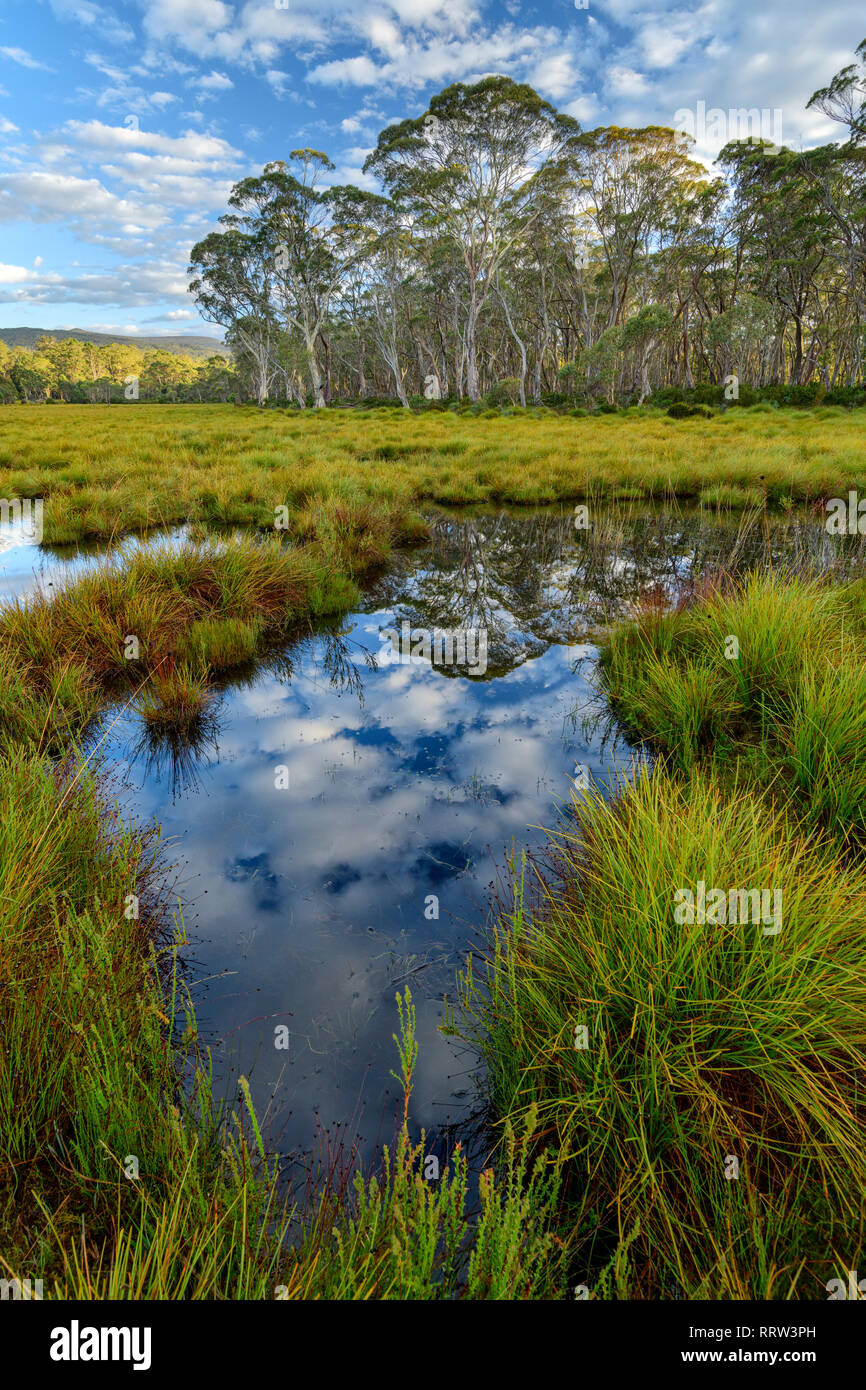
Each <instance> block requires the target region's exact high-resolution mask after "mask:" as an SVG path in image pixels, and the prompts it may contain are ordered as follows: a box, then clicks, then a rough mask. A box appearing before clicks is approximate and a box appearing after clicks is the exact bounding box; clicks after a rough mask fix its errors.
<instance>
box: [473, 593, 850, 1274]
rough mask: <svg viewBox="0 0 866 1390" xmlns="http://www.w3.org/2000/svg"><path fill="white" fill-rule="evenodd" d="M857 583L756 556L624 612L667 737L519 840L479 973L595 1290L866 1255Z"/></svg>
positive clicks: (516, 1102)
mask: <svg viewBox="0 0 866 1390" xmlns="http://www.w3.org/2000/svg"><path fill="white" fill-rule="evenodd" d="M862 594H863V589H862V587H861V586H860V585H847V586H840V587H832V586H830V585H828V584H821V583H817V582H810V581H805V580H799V581H798V580H781V579H776V578H774V577H773V576H772V575H764V576H762V577H756V578H753V579H751V580H749V581H748V582H746V583H745V585H743V586H741V587H733V586H730V587H726V588H724V589H714V590H710V591H708V592H707V593H705V594H704V595H703V596H699V597H696V598H693V601H692V602H691V603H689V604H685V605H683V606H681V607H680V608H679V609H678V610H676V611H674V612H666V611H663V610H662V609H661V608H659V607H658V606H650V607H648V608H646V609H645V610H644V611H643V612H642V613H641V614H640V615H639V617H638V618H637V620H636V621H635V622H634V623H631V624H626V625H624V626H622V627H620V628H618V629H616V630H615V631H614V632H613V633H612V635H611V638H610V641H609V644H608V646H607V649H606V651H605V653H604V676H605V682H606V686H607V690H608V692H609V694H610V695H611V696H612V698H613V701H614V707H615V708H616V709H617V711H618V712H619V713H620V714H621V715H622V716H623V717H624V718H625V719H626V720H627V722H628V723H629V724H630V725H631V726H632V727H633V728H635V729H638V730H639V731H640V732H641V733H642V734H643V735H644V736H645V737H647V738H648V739H649V740H650V741H651V743H652V745H653V746H654V747H656V748H657V749H658V750H659V751H660V752H662V753H663V754H664V755H665V756H664V757H663V759H662V760H661V761H660V762H659V763H658V764H657V766H656V768H655V769H654V771H653V772H652V773H646V772H645V773H642V774H641V775H640V776H639V777H638V778H637V780H636V781H635V783H634V785H633V786H631V787H630V788H629V789H628V790H626V791H624V792H623V793H622V794H621V795H620V796H619V797H618V798H616V799H615V800H614V801H613V802H612V803H607V802H605V801H604V800H603V799H602V798H601V797H597V796H595V795H594V794H586V795H582V796H581V795H579V796H578V797H577V799H576V805H575V815H576V817H577V820H578V826H577V828H576V829H574V828H569V827H568V826H566V829H565V830H564V831H563V832H562V833H560V834H558V835H555V836H554V837H553V839H552V843H551V853H550V861H549V863H548V864H546V865H545V866H543V868H542V869H541V870H540V871H539V872H533V873H531V874H530V873H529V872H528V869H527V865H526V863H525V862H524V863H522V864H516V865H515V866H514V875H513V882H512V894H511V900H510V901H508V902H507V903H506V904H505V905H504V906H503V909H502V911H501V914H500V917H499V921H498V924H497V927H496V932H495V936H494V941H493V946H492V950H491V955H490V960H489V966H488V968H487V969H486V970H484V971H483V972H481V974H479V973H478V972H477V971H476V972H475V974H474V975H473V974H472V973H470V974H469V975H468V976H467V977H466V978H465V979H464V981H463V985H462V990H463V998H464V1003H465V1005H466V1007H467V1009H468V1011H469V1014H470V1016H471V1017H472V1019H473V1023H472V1024H471V1031H472V1034H473V1036H474V1037H476V1038H478V1039H479V1040H480V1042H481V1046H482V1048H483V1051H484V1053H485V1055H486V1058H487V1061H488V1065H489V1068H490V1078H491V1087H492V1092H491V1100H492V1103H493V1107H494V1111H495V1113H496V1114H498V1115H499V1116H508V1117H509V1119H510V1121H511V1122H512V1123H515V1122H517V1120H518V1118H519V1116H520V1115H521V1114H523V1113H525V1112H526V1111H527V1110H529V1109H530V1108H532V1109H533V1110H537V1114H538V1117H539V1118H538V1124H539V1133H540V1136H541V1137H542V1139H543V1140H544V1142H546V1143H547V1144H548V1145H550V1146H551V1149H552V1151H553V1152H556V1153H558V1154H559V1155H560V1157H561V1159H562V1162H563V1165H564V1174H565V1187H564V1204H563V1208H562V1211H561V1215H560V1229H561V1233H562V1234H563V1236H564V1237H565V1238H567V1240H568V1242H569V1250H570V1254H571V1256H572V1259H573V1263H572V1268H573V1269H574V1270H576V1271H577V1277H578V1278H579V1279H580V1280H581V1281H582V1282H583V1284H584V1285H585V1287H586V1289H587V1291H588V1296H596V1297H610V1296H614V1297H617V1296H619V1297H640V1298H657V1297H670V1296H685V1297H691V1298H718V1297H730V1298H789V1297H794V1298H826V1297H827V1293H826V1284H827V1281H828V1280H830V1279H832V1278H835V1277H841V1278H843V1279H844V1278H845V1271H846V1270H848V1269H855V1268H857V1267H858V1265H857V1261H858V1259H859V1258H862V1253H863V1240H864V1218H866V1213H864V1202H863V1192H864V1191H866V1163H864V1157H863V1155H864V1145H863V1129H864V1118H866V1116H864V1079H866V1078H864V1065H863V1055H864V1052H863V1049H864V1043H866V967H864V961H863V948H862V943H863V935H864V925H866V923H864V914H866V873H864V868H863V863H862V856H861V849H862V828H863V813H864V802H866V796H864V792H866V788H864V781H863V766H864V763H863V752H862V749H863V740H862V721H863V718H864V714H863V710H864V701H863V698H862V695H863V691H864V684H863V682H864V672H866V663H864V650H863V621H862V611H863V609H862ZM731 635H737V636H738V640H739V656H738V657H737V658H736V659H733V658H726V656H725V650H726V641H727V640H728V639H729V638H730V636H731ZM728 650H729V651H730V650H732V648H731V647H730V646H728ZM701 882H703V884H704V885H706V892H707V893H709V892H710V890H719V889H721V894H719V893H718V892H716V894H715V896H714V899H713V900H712V903H711V907H710V909H709V910H707V911H706V915H705V918H704V917H702V916H701V914H700V913H699V912H698V910H697V909H696V908H695V907H694V900H692V909H693V910H692V914H691V916H689V914H688V910H687V908H686V907H684V904H685V903H686V902H687V899H686V897H685V896H684V890H685V891H686V892H689V893H692V894H697V893H699V892H700V890H699V889H698V886H697V885H698V884H699V883H701ZM731 890H735V893H734V899H733V900H732V899H731V897H730V893H731ZM743 890H745V893H744V894H743V896H742V897H741V893H743ZM749 890H761V891H764V890H766V892H767V895H768V896H767V900H766V903H763V901H762V910H763V907H764V906H766V905H767V904H768V903H769V902H770V901H772V902H773V904H774V910H775V907H776V906H777V907H778V929H777V923H776V918H775V917H771V916H757V915H756V910H755V908H754V904H753V900H752V899H751V898H750V897H749V896H748V894H749ZM776 894H778V897H776V896H775V895H776ZM741 903H744V904H748V907H747V910H746V912H745V913H744V912H743V910H742V907H741ZM582 1028H585V1029H586V1034H584V1035H582V1034H580V1033H579V1032H576V1031H575V1030H576V1029H582ZM732 1159H735V1160H736V1164H737V1165H738V1167H737V1168H736V1170H733V1169H732V1168H731V1160H732ZM732 1172H735V1173H736V1174H737V1175H735V1176H732V1175H731V1174H732Z"/></svg>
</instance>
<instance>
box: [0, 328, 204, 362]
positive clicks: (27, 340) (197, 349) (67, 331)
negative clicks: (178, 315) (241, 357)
mask: <svg viewBox="0 0 866 1390" xmlns="http://www.w3.org/2000/svg"><path fill="white" fill-rule="evenodd" d="M43 335H45V336H46V337H48V338H80V339H81V341H82V342H83V343H94V344H95V345H96V346H97V347H105V346H106V344H108V343H129V344H130V345H131V346H132V347H140V348H162V349H163V351H164V352H180V353H184V354H185V356H187V357H213V356H214V355H215V354H216V353H219V354H220V355H221V356H222V357H229V356H230V353H229V350H228V348H227V347H226V345H225V343H221V342H220V340H219V338H203V337H197V336H196V335H194V334H192V333H191V334H190V335H189V337H184V335H183V334H179V335H178V336H177V337H176V338H159V337H154V338H145V337H141V338H138V337H134V338H132V337H124V335H123V334H122V333H92V332H91V331H90V330H89V329H87V328H0V339H2V341H3V342H4V343H6V344H7V345H8V346H9V347H25V348H32V347H33V346H34V344H35V343H36V339H37V338H41V337H42V336H43Z"/></svg>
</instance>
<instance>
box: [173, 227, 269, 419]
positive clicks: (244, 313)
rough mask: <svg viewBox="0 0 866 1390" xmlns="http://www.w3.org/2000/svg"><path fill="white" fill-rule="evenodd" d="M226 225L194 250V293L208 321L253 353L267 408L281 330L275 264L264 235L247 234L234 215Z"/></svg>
mask: <svg viewBox="0 0 866 1390" xmlns="http://www.w3.org/2000/svg"><path fill="white" fill-rule="evenodd" d="M220 222H221V223H222V224H223V225H224V226H225V227H226V230H225V231H224V232H211V233H210V234H209V235H208V236H206V237H204V239H203V240H202V241H199V242H197V243H196V245H195V246H194V247H193V248H192V251H191V252H190V266H189V268H190V271H191V272H192V273H194V275H195V278H194V279H193V280H192V282H191V283H190V286H189V289H190V293H191V294H193V295H194V296H195V300H196V303H197V305H198V308H199V312H200V313H201V316H202V318H204V319H206V320H207V321H208V323H217V324H219V325H220V327H222V328H225V329H226V330H227V331H228V332H229V333H230V334H231V335H233V336H234V338H235V339H236V341H237V342H238V343H239V344H240V345H241V347H242V348H243V349H244V351H245V352H246V353H247V354H248V356H249V360H250V363H251V365H252V369H253V377H254V391H255V396H256V400H257V401H258V403H259V405H264V403H265V401H266V400H267V399H268V388H269V385H270V379H271V374H272V368H271V346H272V339H273V335H274V332H275V329H276V323H275V320H274V316H273V312H272V309H271V302H270V300H271V275H270V265H269V260H268V257H267V255H266V254H265V251H266V248H265V247H264V246H263V244H262V239H261V236H260V235H258V234H257V233H248V232H245V231H243V230H241V229H240V227H238V226H237V225H236V219H235V218H234V216H233V215H232V214H231V213H226V214H225V215H224V216H223V217H221V218H220Z"/></svg>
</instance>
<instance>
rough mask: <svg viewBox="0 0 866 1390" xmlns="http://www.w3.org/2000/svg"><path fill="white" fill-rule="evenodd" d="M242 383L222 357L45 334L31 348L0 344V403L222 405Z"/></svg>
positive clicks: (233, 396)
mask: <svg viewBox="0 0 866 1390" xmlns="http://www.w3.org/2000/svg"><path fill="white" fill-rule="evenodd" d="M243 390H244V387H243V383H242V382H241V381H240V378H239V376H238V374H237V373H236V372H235V371H234V369H233V367H232V364H231V363H230V362H229V361H227V359H226V358H225V357H221V356H219V355H214V356H213V357H208V358H204V359H202V358H201V357H192V356H186V355H185V354H183V353H178V352H168V351H166V350H165V349H164V348H139V347H135V346H134V345H132V344H128V343H107V344H104V345H97V344H96V343H89V342H82V341H81V339H79V338H62V339H57V338H53V337H52V336H51V335H50V334H48V333H46V334H44V335H43V336H42V337H41V338H37V340H36V342H35V344H34V346H33V347H32V348H26V347H13V348H10V347H9V346H8V345H7V344H6V343H4V342H3V340H2V339H0V404H2V405H10V404H14V403H15V402H21V401H23V402H25V403H34V404H35V403H38V402H52V401H66V402H69V403H74V404H87V403H88V402H91V403H93V404H97V403H100V402H101V403H103V404H104V403H106V402H112V401H115V402H120V401H124V402H125V401H136V400H141V401H227V400H232V399H236V398H237V396H238V394H239V393H242V392H243Z"/></svg>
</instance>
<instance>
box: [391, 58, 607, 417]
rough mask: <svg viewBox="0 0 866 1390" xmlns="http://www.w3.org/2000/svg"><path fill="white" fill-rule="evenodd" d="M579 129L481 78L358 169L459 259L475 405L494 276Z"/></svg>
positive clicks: (457, 88) (433, 107) (455, 89)
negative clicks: (542, 179) (548, 172)
mask: <svg viewBox="0 0 866 1390" xmlns="http://www.w3.org/2000/svg"><path fill="white" fill-rule="evenodd" d="M579 129H580V127H579V126H578V124H577V122H576V121H574V120H573V119H572V118H571V117H569V116H564V115H561V114H560V113H558V112H557V111H556V110H555V108H554V107H553V106H551V105H550V103H549V102H546V101H544V100H543V99H542V98H541V97H540V96H539V95H538V93H537V92H535V91H534V90H533V89H532V88H531V87H529V86H527V85H525V84H520V83H517V82H514V81H512V79H511V78H509V77H488V78H485V79H484V80H483V81H481V82H477V83H475V84H474V85H472V86H466V85H465V84H463V83H455V84H453V85H452V86H450V87H446V88H445V90H444V91H443V92H440V93H439V94H438V96H435V97H433V98H432V100H431V102H430V105H429V108H428V110H427V111H426V112H425V113H424V114H423V115H422V116H419V117H417V118H416V119H414V120H405V121H401V122H400V123H398V124H397V125H393V126H388V127H387V128H386V129H385V130H383V131H382V133H381V135H380V136H379V140H378V143H377V146H376V149H375V150H374V151H373V153H372V154H371V155H370V156H369V158H368V159H367V162H366V164H365V165H364V169H365V171H366V170H372V171H373V172H374V173H376V174H377V175H378V176H379V177H380V178H381V179H382V182H383V183H384V185H385V187H386V188H387V189H388V191H389V193H390V194H391V195H392V197H395V198H396V199H397V200H398V201H399V202H400V203H402V204H404V205H405V206H407V207H409V208H411V209H412V210H413V212H414V213H415V215H416V216H417V218H418V219H419V221H420V223H421V224H422V226H425V227H427V228H432V229H435V230H436V231H437V232H438V233H440V234H442V235H444V236H446V237H447V238H449V239H450V240H451V241H452V242H453V244H454V246H455V247H456V248H457V249H458V251H459V253H460V256H461V259H462V263H463V268H464V272H465V275H466V281H467V303H466V305H465V310H464V317H463V336H464V345H465V354H466V386H467V393H468V395H469V396H470V398H471V399H472V400H478V399H479V396H480V394H481V393H480V383H479V370H478V324H479V319H480V316H481V313H482V310H483V309H484V306H485V303H486V302H487V299H488V296H489V294H490V293H491V290H492V287H493V285H494V284H495V281H496V275H497V272H498V271H499V269H500V267H501V266H502V263H503V261H504V260H505V258H506V257H507V256H508V254H509V253H510V251H511V250H512V248H513V246H514V245H515V242H516V241H517V239H518V238H520V237H522V236H526V235H527V234H529V233H530V232H531V230H532V228H533V227H534V226H535V225H536V224H537V222H538V220H539V218H540V216H541V207H540V204H539V203H538V202H537V201H536V200H535V198H534V193H535V189H536V187H537V185H538V182H539V176H540V175H541V174H542V172H543V171H544V169H545V168H546V166H548V165H549V164H551V163H553V162H556V161H558V160H561V159H562V158H563V156H564V154H565V152H566V151H567V149H568V148H569V146H570V145H571V144H572V142H573V141H574V139H575V138H576V137H577V135H578V133H579Z"/></svg>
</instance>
